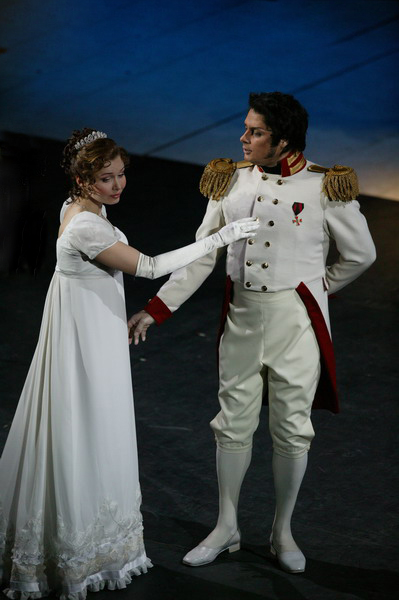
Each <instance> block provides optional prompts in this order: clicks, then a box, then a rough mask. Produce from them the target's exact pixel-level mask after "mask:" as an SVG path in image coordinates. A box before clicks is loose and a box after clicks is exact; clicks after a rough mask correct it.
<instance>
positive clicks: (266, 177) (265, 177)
mask: <svg viewBox="0 0 399 600" xmlns="http://www.w3.org/2000/svg"><path fill="white" fill-rule="evenodd" d="M262 179H263V181H266V179H269V178H268V176H267V175H266V173H263V175H262Z"/></svg>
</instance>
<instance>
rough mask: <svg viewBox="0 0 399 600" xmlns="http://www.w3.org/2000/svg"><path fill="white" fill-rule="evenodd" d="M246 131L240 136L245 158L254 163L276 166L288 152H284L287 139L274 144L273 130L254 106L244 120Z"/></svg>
mask: <svg viewBox="0 0 399 600" xmlns="http://www.w3.org/2000/svg"><path fill="white" fill-rule="evenodd" d="M244 125H245V132H244V134H243V135H242V136H241V137H240V142H242V149H243V151H244V159H245V160H249V161H250V162H252V163H253V164H254V165H264V166H267V167H274V166H276V165H277V163H278V162H279V161H280V160H281V159H282V158H283V157H284V156H287V154H288V152H286V153H284V148H285V146H286V145H287V140H280V141H279V143H278V144H277V146H273V145H272V131H271V129H270V128H269V127H268V126H267V124H266V123H265V121H264V119H263V116H262V115H260V114H259V113H257V112H255V111H254V110H253V109H252V108H251V109H250V111H249V113H248V114H247V118H246V119H245V122H244Z"/></svg>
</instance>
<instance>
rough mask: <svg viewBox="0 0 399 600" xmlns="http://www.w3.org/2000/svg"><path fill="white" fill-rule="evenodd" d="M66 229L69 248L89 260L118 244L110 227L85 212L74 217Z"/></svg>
mask: <svg viewBox="0 0 399 600" xmlns="http://www.w3.org/2000/svg"><path fill="white" fill-rule="evenodd" d="M68 229H69V231H68V237H69V242H70V244H71V246H72V247H73V248H75V250H79V252H83V254H86V256H88V257H89V258H90V260H93V259H94V258H95V257H96V256H97V254H100V252H102V251H103V250H106V249H107V248H110V247H111V246H113V245H114V244H116V242H119V238H118V235H117V233H116V231H115V230H114V229H113V227H112V225H111V224H110V223H107V222H106V221H104V219H102V218H101V217H99V216H97V215H95V214H93V213H89V212H85V213H81V214H79V215H76V216H75V217H74V218H73V219H72V220H71V222H70V224H69V228H68Z"/></svg>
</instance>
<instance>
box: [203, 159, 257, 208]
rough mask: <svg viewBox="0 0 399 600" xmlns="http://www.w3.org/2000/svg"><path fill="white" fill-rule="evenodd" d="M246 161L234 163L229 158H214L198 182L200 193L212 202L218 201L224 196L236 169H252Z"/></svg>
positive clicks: (250, 164)
mask: <svg viewBox="0 0 399 600" xmlns="http://www.w3.org/2000/svg"><path fill="white" fill-rule="evenodd" d="M252 166H253V164H252V163H251V162H249V161H247V160H240V161H238V162H234V161H233V160H232V159H231V158H214V159H213V160H211V162H210V163H208V164H207V165H206V167H205V170H204V172H203V174H202V177H201V181H200V185H199V188H200V192H201V194H203V195H204V196H206V197H207V198H212V200H220V198H221V197H222V196H224V195H225V193H226V192H227V189H228V187H229V185H230V182H231V178H232V177H233V175H234V173H235V171H236V169H242V168H243V167H252Z"/></svg>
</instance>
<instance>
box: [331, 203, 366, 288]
mask: <svg viewBox="0 0 399 600" xmlns="http://www.w3.org/2000/svg"><path fill="white" fill-rule="evenodd" d="M325 201H326V210H325V226H326V229H327V233H328V234H329V235H330V236H331V237H332V238H334V240H335V243H336V246H337V250H338V252H339V258H338V260H337V262H336V263H334V264H333V265H331V266H330V267H327V272H326V279H327V284H328V293H329V294H332V293H334V292H337V291H338V290H340V289H341V288H343V287H344V286H346V285H348V283H350V282H351V281H353V280H354V279H356V278H357V277H359V275H361V274H362V273H363V271H365V270H366V269H367V268H368V267H369V266H370V265H371V264H372V263H373V262H374V261H375V258H376V251H375V246H374V242H373V240H372V237H371V235H370V231H369V228H368V226H367V221H366V219H365V217H364V216H363V215H362V213H361V212H360V206H359V203H358V202H357V201H356V200H352V201H351V202H332V201H330V200H327V199H326V200H325Z"/></svg>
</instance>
